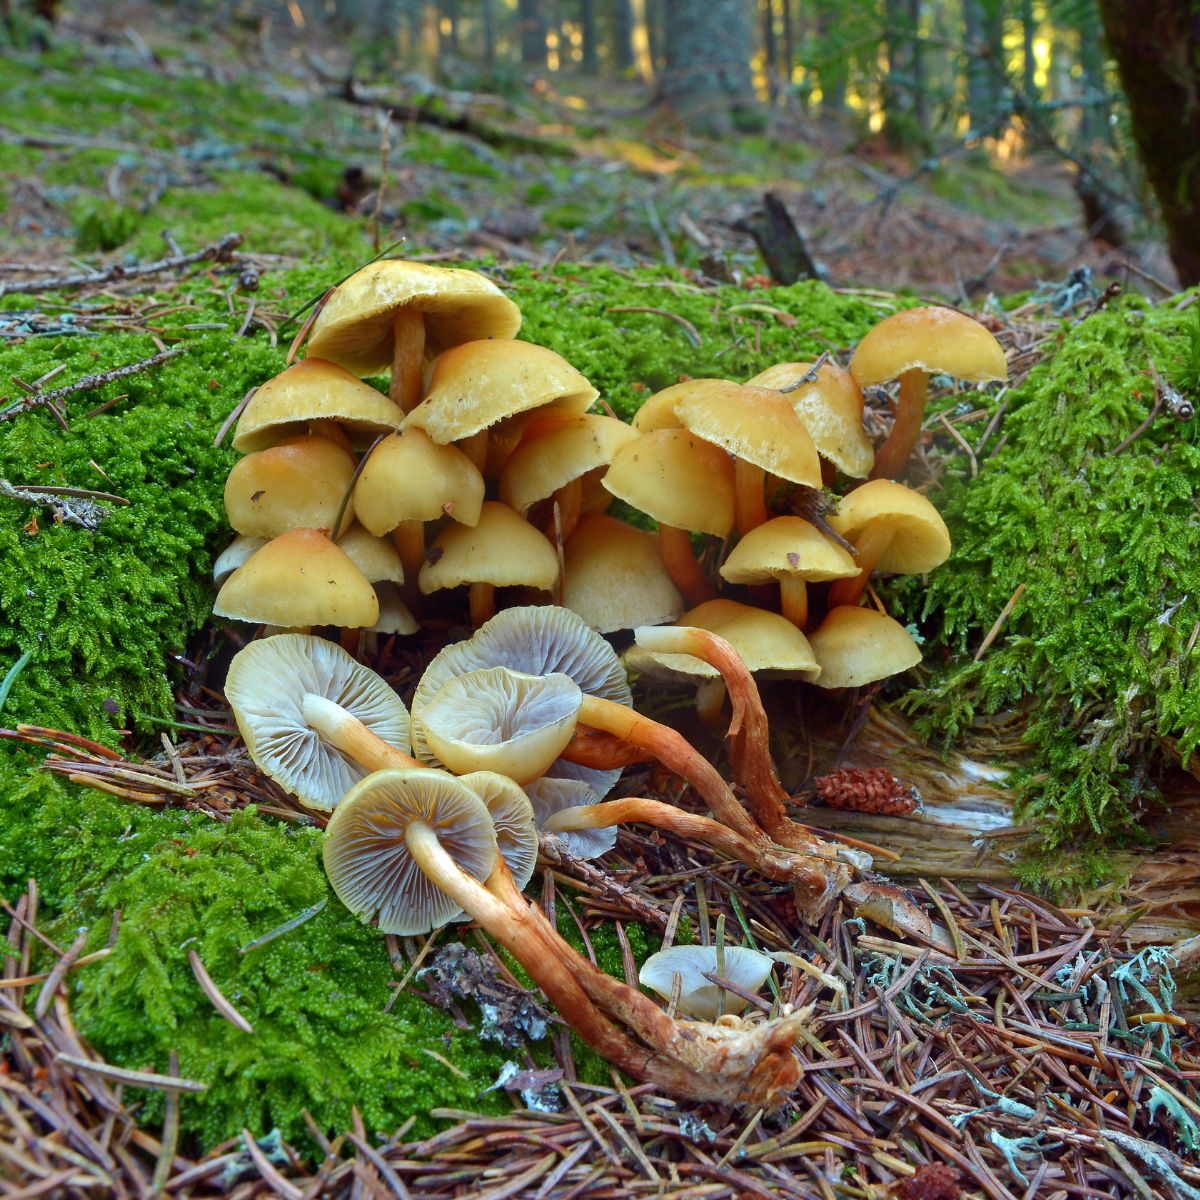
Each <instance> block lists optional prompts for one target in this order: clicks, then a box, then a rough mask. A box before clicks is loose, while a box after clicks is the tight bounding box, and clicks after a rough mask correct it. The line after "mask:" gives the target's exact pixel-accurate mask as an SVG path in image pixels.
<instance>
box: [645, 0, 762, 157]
mask: <svg viewBox="0 0 1200 1200" xmlns="http://www.w3.org/2000/svg"><path fill="white" fill-rule="evenodd" d="M664 7H665V13H666V26H667V31H668V33H669V34H670V36H669V37H668V38H667V39H666V47H665V51H666V53H665V64H664V72H663V79H662V88H661V98H662V101H663V102H664V103H665V104H666V105H667V106H668V107H669V108H671V109H672V110H673V111H674V112H675V113H676V114H678V115H679V116H680V117H681V118H682V119H683V120H684V121H685V122H686V123H687V125H688V127H689V128H690V129H692V130H693V131H695V132H697V133H705V134H710V135H712V136H715V137H722V136H726V135H728V134H729V133H731V132H732V131H733V129H734V128H735V127H745V126H748V125H751V124H753V122H754V120H755V116H756V110H757V99H756V97H755V95H754V85H753V82H752V80H751V77H750V55H751V50H752V39H751V32H750V14H749V10H748V5H747V3H746V0H664Z"/></svg>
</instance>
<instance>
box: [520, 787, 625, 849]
mask: <svg viewBox="0 0 1200 1200" xmlns="http://www.w3.org/2000/svg"><path fill="white" fill-rule="evenodd" d="M525 790H526V792H528V794H529V802H530V804H532V805H533V817H534V821H535V823H536V824H537V827H538V829H541V828H543V827H544V826H545V824H546V822H547V821H548V820H549V819H550V818H551V817H552V816H553V815H554V814H555V813H556V812H561V811H562V810H563V809H564V808H577V807H580V806H582V805H586V804H595V803H597V802H598V801H599V799H600V797H599V796H597V795H596V793H595V792H594V791H592V789H591V788H590V787H588V785H587V784H586V783H583V782H582V781H581V780H578V779H546V778H542V779H535V780H534V781H533V782H532V783H531V784H529V785H528V786H527V787H526V789H525ZM554 836H555V837H558V838H561V839H562V840H563V842H564V843H565V844H566V847H567V849H568V850H570V851H571V853H572V854H574V855H575V856H576V858H599V857H600V856H601V855H602V854H607V853H608V852H609V851H610V850H611V849H612V848H613V847H614V846H615V845H616V844H617V827H616V826H615V825H611V826H609V827H608V828H607V829H572V830H569V831H567V832H564V833H556V834H555V835H554Z"/></svg>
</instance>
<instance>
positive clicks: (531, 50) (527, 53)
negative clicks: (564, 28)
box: [517, 0, 546, 68]
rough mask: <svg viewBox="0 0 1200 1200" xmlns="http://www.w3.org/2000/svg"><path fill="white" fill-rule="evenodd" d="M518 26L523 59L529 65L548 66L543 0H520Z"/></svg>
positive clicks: (518, 3)
mask: <svg viewBox="0 0 1200 1200" xmlns="http://www.w3.org/2000/svg"><path fill="white" fill-rule="evenodd" d="M517 28H518V30H519V32H520V37H521V61H522V62H523V63H524V64H525V65H526V66H527V67H539V68H545V66H546V16H545V13H544V11H543V9H542V3H541V0H518V2H517Z"/></svg>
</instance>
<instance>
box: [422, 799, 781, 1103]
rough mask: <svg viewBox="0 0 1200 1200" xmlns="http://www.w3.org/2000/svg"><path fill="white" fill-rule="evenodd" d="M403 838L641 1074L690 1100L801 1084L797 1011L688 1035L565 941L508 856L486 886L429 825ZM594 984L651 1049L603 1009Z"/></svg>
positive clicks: (583, 1029)
mask: <svg viewBox="0 0 1200 1200" xmlns="http://www.w3.org/2000/svg"><path fill="white" fill-rule="evenodd" d="M405 839H406V841H407V843H408V848H409V851H410V853H411V854H412V856H413V858H414V859H415V860H416V862H417V864H418V866H419V867H420V868H421V870H422V871H424V872H425V874H426V875H427V876H428V877H429V878H430V880H431V881H432V882H433V883H435V884H436V885H437V886H438V887H439V888H440V889H441V890H442V891H444V892H445V893H446V894H447V895H448V896H450V897H451V898H452V899H453V900H454V901H455V903H457V904H458V905H459V906H460V907H461V908H463V909H464V910H465V911H466V912H467V913H469V914H470V915H471V916H472V917H473V918H474V919H475V920H476V921H478V922H479V924H480V925H481V926H482V927H483V928H484V930H486V931H487V932H488V933H489V934H491V936H492V937H494V938H495V939H496V941H498V942H499V943H500V944H501V945H502V946H503V947H504V948H505V949H506V950H508V951H509V952H510V953H512V954H513V955H514V956H515V957H516V958H517V960H518V961H519V962H520V963H521V965H522V966H523V967H524V968H525V969H526V970H527V971H528V972H529V974H530V976H531V977H532V979H533V980H534V982H535V983H536V984H537V985H538V986H539V987H540V988H541V989H542V991H543V992H545V994H546V996H547V998H548V999H549V1000H550V1001H551V1003H553V1004H554V1006H555V1007H556V1008H557V1009H558V1010H559V1012H560V1013H561V1014H562V1015H563V1017H564V1018H566V1020H567V1021H568V1022H569V1023H570V1025H571V1027H572V1028H573V1029H574V1030H575V1031H576V1032H577V1033H578V1034H579V1035H580V1037H582V1038H583V1039H584V1041H585V1042H587V1043H588V1045H589V1046H591V1047H592V1048H593V1049H594V1050H596V1051H597V1052H598V1053H599V1054H601V1055H603V1057H604V1058H606V1059H607V1060H608V1061H609V1062H611V1063H613V1064H614V1065H616V1066H617V1067H619V1068H621V1069H622V1070H623V1071H626V1072H628V1073H629V1074H630V1075H632V1076H634V1078H636V1079H644V1080H647V1081H649V1082H652V1083H655V1084H657V1085H659V1086H661V1087H662V1088H663V1089H664V1090H666V1091H669V1092H671V1093H672V1094H674V1095H676V1096H681V1097H684V1098H687V1099H693V1100H715V1101H724V1102H726V1103H730V1102H732V1103H735V1104H745V1105H761V1106H772V1105H775V1104H778V1103H780V1102H781V1101H782V1100H783V1099H784V1098H785V1096H786V1095H787V1093H788V1092H790V1091H791V1089H792V1088H793V1087H794V1086H795V1084H796V1082H797V1081H798V1078H799V1067H798V1064H797V1060H796V1058H795V1056H794V1055H793V1054H792V1053H791V1046H792V1045H793V1044H794V1043H795V1040H796V1037H797V1035H798V1033H799V1026H800V1018H799V1017H798V1016H795V1015H793V1016H791V1017H785V1018H784V1019H783V1020H782V1021H778V1022H774V1023H773V1024H772V1025H766V1026H759V1027H757V1028H754V1029H751V1030H749V1031H748V1032H747V1033H744V1034H741V1035H740V1036H739V1035H738V1034H731V1033H730V1032H729V1031H726V1030H723V1029H721V1028H719V1027H717V1026H704V1025H700V1024H696V1025H691V1026H689V1028H688V1029H687V1031H686V1032H685V1031H684V1029H683V1028H681V1027H680V1025H679V1024H678V1023H677V1022H675V1021H673V1020H672V1019H671V1018H670V1017H668V1016H667V1014H666V1013H665V1012H663V1011H662V1009H660V1008H659V1007H658V1006H657V1005H656V1004H654V1003H653V1001H651V1000H650V999H649V998H648V997H646V996H643V995H641V993H639V992H636V991H634V989H633V988H631V987H628V986H627V985H625V984H622V983H618V982H617V981H616V980H615V979H610V978H609V977H608V976H606V975H604V973H603V972H601V971H599V970H598V969H597V968H595V967H594V966H592V964H591V963H590V962H589V961H588V960H587V959H585V958H584V957H583V956H582V955H580V954H578V953H577V952H576V951H575V950H574V949H572V948H571V947H570V946H569V945H568V944H567V943H566V942H565V941H563V939H562V938H561V937H560V936H559V935H558V933H557V931H556V930H554V929H553V927H552V926H551V925H550V923H549V922H548V921H547V920H546V919H545V917H544V916H543V915H542V914H541V913H540V911H539V910H537V909H536V908H533V907H532V906H530V905H529V904H528V902H527V901H526V900H525V898H524V897H523V896H522V895H521V894H520V892H519V891H518V890H517V888H516V886H515V884H514V883H513V881H512V876H511V875H510V874H509V872H508V868H507V867H506V866H505V865H504V861H503V859H497V862H496V867H495V869H494V870H493V872H492V874H491V876H490V877H489V879H488V881H487V884H486V886H485V885H483V884H480V883H478V882H477V881H476V880H474V879H472V878H471V877H470V876H469V875H468V874H466V872H464V871H462V870H461V869H460V868H459V867H458V865H457V864H456V863H455V862H454V860H453V859H452V858H451V857H450V855H449V854H447V853H446V851H445V850H444V849H443V848H442V846H441V843H440V842H439V841H438V839H437V835H436V834H435V833H434V831H433V829H432V828H431V827H430V826H429V825H427V824H425V823H424V822H421V821H417V822H413V823H412V824H411V825H409V826H408V829H407V831H406V833H405ZM597 977H598V978H597ZM584 979H586V980H587V984H586V985H583V984H582V981H583V980H584ZM593 989H594V990H595V991H596V992H598V993H601V994H603V995H605V996H606V997H607V998H608V1001H609V1003H608V1004H607V1005H604V1006H603V1007H605V1008H612V1009H617V1010H619V1011H618V1012H616V1013H612V1014H611V1015H613V1016H617V1019H618V1020H619V1021H621V1022H622V1023H623V1024H625V1025H626V1026H627V1027H628V1028H629V1030H630V1031H631V1032H632V1033H634V1034H636V1035H637V1036H638V1037H639V1038H641V1039H642V1040H643V1041H644V1043H645V1045H639V1044H638V1042H636V1041H634V1040H633V1038H631V1037H630V1036H629V1034H628V1033H626V1032H625V1031H624V1030H622V1029H621V1028H619V1027H618V1026H617V1025H615V1024H614V1023H613V1021H612V1020H611V1019H610V1017H609V1016H606V1015H604V1013H603V1012H601V1011H600V1009H599V1008H598V1007H597V1004H598V1003H599V1001H597V1000H595V997H594V996H591V995H590V992H591V991H592V990H593ZM625 1014H628V1016H626V1015H625ZM706 1033H707V1034H708V1036H707V1037H705V1036H704V1034H706Z"/></svg>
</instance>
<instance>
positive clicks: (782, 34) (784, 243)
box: [0, 0, 1200, 297]
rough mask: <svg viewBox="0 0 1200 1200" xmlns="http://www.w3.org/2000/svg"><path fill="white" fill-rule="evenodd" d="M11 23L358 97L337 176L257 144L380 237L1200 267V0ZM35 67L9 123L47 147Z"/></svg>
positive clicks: (242, 4)
mask: <svg viewBox="0 0 1200 1200" xmlns="http://www.w3.org/2000/svg"><path fill="white" fill-rule="evenodd" d="M0 30H2V31H3V34H2V36H3V38H4V40H5V41H6V43H7V45H8V46H9V47H10V48H11V49H12V50H13V51H15V52H16V54H17V56H18V57H20V56H21V55H27V54H28V53H29V52H30V51H34V52H36V51H38V50H45V51H54V50H57V51H58V52H60V53H61V52H64V51H66V50H67V49H69V48H70V47H72V46H75V47H76V48H78V47H79V46H80V45H84V44H86V45H87V46H88V47H89V48H90V49H89V53H97V52H100V53H103V52H105V49H106V48H107V53H108V56H109V58H110V59H111V58H112V56H113V55H114V54H115V55H116V60H117V61H118V62H119V61H120V60H121V56H122V55H124V56H125V59H126V60H130V61H131V62H132V64H133V65H135V66H137V67H139V68H142V67H144V68H157V69H159V70H161V71H164V72H165V73H166V74H167V75H168V76H171V77H177V76H178V75H179V74H180V73H181V72H187V71H191V72H192V73H195V72H197V71H198V72H199V73H201V74H203V75H206V76H207V77H209V78H216V80H217V82H221V83H229V82H233V81H235V80H236V81H238V83H239V84H241V85H244V84H245V83H246V81H247V76H248V75H250V76H251V77H253V78H257V79H258V80H259V83H260V85H261V87H262V89H263V91H264V92H265V94H266V97H267V99H268V101H269V102H273V101H276V100H279V99H283V100H285V101H292V102H295V101H296V100H297V99H298V97H297V94H296V91H295V89H296V87H297V86H303V87H304V88H305V89H307V94H308V96H309V97H318V96H319V97H321V98H322V99H323V100H327V101H337V102H340V103H341V104H343V105H345V104H346V103H347V102H348V103H349V104H351V105H353V106H355V107H356V108H358V109H359V110H361V111H360V112H359V113H358V115H357V121H358V130H357V132H356V133H355V134H354V135H353V136H351V137H349V138H348V139H347V138H343V139H342V141H341V142H340V143H339V142H338V139H337V138H336V137H334V138H333V139H332V140H331V141H330V142H329V143H328V145H327V148H326V157H327V158H328V159H330V160H336V162H337V165H338V166H339V167H340V170H338V171H337V172H335V174H336V176H337V177H336V178H332V177H330V176H329V171H328V167H329V166H330V165H331V164H330V162H325V163H322V164H320V165H319V166H316V165H314V163H313V162H312V161H311V160H312V158H313V155H312V153H311V152H309V153H308V154H307V159H306V161H304V162H300V161H299V159H298V157H297V153H292V154H291V155H289V156H284V157H279V158H276V159H274V160H273V161H270V162H267V161H260V163H259V166H261V167H263V169H266V170H267V171H269V172H271V173H274V174H275V175H276V176H278V177H279V178H281V179H282V181H283V182H285V183H288V184H293V183H297V182H298V183H299V184H300V186H302V187H304V188H306V189H307V190H308V191H309V192H310V193H312V194H313V195H314V197H315V198H317V199H318V200H320V201H321V202H322V203H323V204H326V205H331V206H334V207H340V208H341V209H343V210H344V211H348V212H352V213H357V214H358V215H360V216H362V217H364V219H369V220H374V222H375V234H374V236H375V239H376V241H378V240H379V238H380V236H381V234H380V232H379V227H380V225H381V224H382V226H383V227H384V231H385V232H397V233H407V234H409V236H410V238H411V239H413V240H415V241H416V242H417V243H418V244H422V245H426V246H432V247H434V248H445V247H449V246H452V245H454V246H457V247H459V248H461V249H464V250H472V251H478V250H483V251H491V252H496V253H499V254H501V255H502V256H508V257H514V258H518V259H520V258H523V257H530V256H533V257H535V258H536V257H552V256H554V255H555V254H562V253H564V252H565V253H567V254H569V255H571V256H588V257H592V258H600V259H621V258H622V257H625V256H627V255H632V256H633V258H635V259H637V258H646V257H649V258H654V259H658V260H666V261H668V262H671V263H675V262H676V260H677V259H678V260H682V262H683V263H684V265H687V264H688V263H694V264H699V263H705V264H707V268H706V269H710V270H714V271H715V272H716V273H717V274H718V275H719V274H721V271H722V269H718V267H717V266H716V264H717V263H718V261H719V260H724V262H725V267H724V268H723V270H725V271H726V273H728V270H729V262H730V261H731V258H732V259H737V258H738V256H739V255H741V256H742V257H743V258H745V256H746V254H747V253H749V251H748V247H750V246H751V244H752V243H753V245H756V246H757V247H758V249H759V250H760V251H762V253H763V258H764V259H765V267H766V270H767V271H769V273H770V274H771V275H772V276H773V277H775V278H776V279H778V280H780V281H784V282H788V281H790V278H795V277H797V276H799V275H805V274H812V273H820V274H824V275H827V276H831V277H835V278H836V279H837V280H838V281H840V282H848V281H855V282H860V283H861V282H867V281H874V282H876V283H878V284H879V286H905V285H910V286H914V287H917V288H921V287H932V288H936V289H937V290H940V291H941V292H942V293H943V294H949V295H951V296H953V295H958V296H960V297H966V296H969V295H971V294H973V293H975V292H978V291H981V290H984V289H990V288H993V287H997V288H1003V287H1013V286H1016V287H1021V286H1034V285H1035V284H1036V283H1037V282H1038V281H1039V280H1040V279H1041V278H1042V277H1043V276H1046V275H1065V274H1067V273H1069V271H1070V270H1072V269H1075V268H1077V267H1079V266H1080V265H1086V266H1089V267H1091V268H1092V269H1099V270H1102V271H1107V272H1108V273H1110V274H1111V273H1113V272H1114V271H1120V272H1123V277H1124V279H1125V281H1126V282H1129V281H1131V280H1132V279H1134V278H1137V279H1140V280H1141V282H1140V283H1139V284H1138V286H1143V287H1145V286H1149V287H1150V288H1151V289H1157V290H1159V291H1161V290H1163V288H1174V287H1176V286H1178V285H1179V284H1184V285H1189V284H1192V283H1195V282H1197V281H1200V181H1198V179H1197V174H1196V172H1197V167H1198V166H1200V149H1198V147H1200V67H1198V65H1197V64H1198V63H1200V5H1198V4H1197V0H1171V2H1164V0H1153V2H1139V0H187V2H183V0H174V2H172V0H159V2H157V3H154V2H151V0H134V2H131V3H114V2H108V0H99V2H98V3H94V4H89V5H86V6H85V5H73V4H71V3H70V2H69V0H0ZM26 61H28V59H26ZM255 73H257V74H255ZM15 82H16V83H17V84H19V83H20V80H16V81H15ZM106 86H109V85H106ZM289 89H291V90H289ZM19 92H20V88H19V87H18V89H17V91H16V92H13V91H9V93H8V95H9V101H8V102H0V103H4V107H5V109H6V110H7V111H6V112H5V114H4V115H5V116H6V117H9V118H11V120H9V121H6V122H5V124H7V125H8V129H7V131H4V130H0V138H3V139H4V140H5V141H7V142H9V143H10V144H13V143H14V142H15V143H16V144H19V145H23V146H27V147H35V148H37V149H40V150H43V151H51V152H53V151H54V150H55V149H56V147H55V145H54V142H53V138H52V137H49V138H48V137H47V136H42V137H41V140H40V143H39V138H38V135H39V133H40V134H43V135H48V134H49V132H50V130H49V126H48V123H47V122H46V121H44V120H43V121H41V122H35V123H33V124H32V125H23V124H22V122H21V119H20V95H19ZM242 101H243V111H242V113H241V117H242V118H243V119H244V120H246V121H252V120H254V119H255V117H256V116H261V114H256V113H254V112H252V111H247V110H246V108H245V105H244V101H245V96H244V94H243V97H242ZM79 102H80V103H83V102H84V101H83V100H82V98H80V100H79ZM136 103H137V101H136V97H135V98H133V99H130V100H127V103H126V115H127V110H128V109H129V108H130V107H131V106H132V107H136ZM253 107H254V105H253V103H251V105H250V108H251V109H252V108H253ZM308 107H309V106H308V101H307V100H306V102H305V105H303V106H301V105H299V104H295V103H294V111H295V113H296V121H297V125H298V127H299V128H298V132H307V133H309V134H311V133H313V131H314V125H313V124H312V121H311V118H312V113H311V112H309V111H307V109H308ZM185 116H186V117H188V119H189V120H190V121H191V123H192V124H193V125H195V126H196V129H195V130H193V131H192V138H191V140H192V144H194V142H195V141H196V139H197V136H198V129H199V127H200V126H201V125H203V126H204V130H205V134H204V136H205V137H207V138H208V140H209V141H211V140H212V139H213V138H214V137H216V136H217V135H218V134H219V135H220V137H221V138H223V139H227V140H228V141H229V142H230V143H234V142H237V141H239V140H244V139H239V138H237V137H235V136H234V132H233V131H232V129H231V127H230V123H231V122H232V121H233V120H234V114H233V113H225V114H222V115H220V116H219V117H217V116H214V114H212V113H206V112H205V111H204V107H203V105H196V106H193V108H191V109H190V110H188V112H187V113H186V114H185ZM306 122H307V124H306ZM320 123H321V122H320V120H318V121H317V122H316V124H317V125H319V124H320ZM173 125H174V126H175V128H174V134H175V138H176V140H177V141H178V140H179V139H180V138H181V137H184V136H185V134H186V130H187V128H188V121H187V120H185V122H184V127H183V130H180V129H179V128H178V126H177V124H175V123H173ZM343 126H344V123H343ZM387 126H390V129H386V128H385V127H387ZM430 133H432V134H433V135H435V137H436V139H437V142H438V145H439V146H440V147H441V149H440V150H438V151H436V152H434V151H433V150H431V145H432V143H431V140H430V138H429V137H427V136H425V135H428V134H430ZM258 141H259V142H260V143H261V139H258ZM276 141H278V139H276ZM450 145H454V146H461V147H462V148H463V149H464V150H465V154H464V155H458V156H456V155H455V153H452V152H451V151H450V150H447V149H446V147H447V146H450ZM80 148H83V149H87V148H89V147H87V146H81V147H80ZM260 149H261V145H260ZM210 150H211V147H210ZM299 158H305V155H304V154H303V153H300V154H299ZM471 158H474V163H473V164H472V163H471V162H470V161H469V160H470V159H471ZM451 160H453V161H451ZM201 161H202V160H201V158H200V157H198V156H197V155H196V154H195V153H192V155H191V162H192V165H193V166H196V165H200V164H201ZM203 163H204V165H207V166H210V167H211V166H216V167H220V166H226V165H230V164H222V163H220V162H218V161H216V158H215V156H214V155H213V154H212V153H210V154H209V157H208V158H207V159H205V160H203ZM439 166H440V167H441V168H443V169H444V174H443V175H442V176H439V177H438V178H436V179H434V178H432V177H431V175H430V173H429V171H428V170H427V169H426V168H429V167H439ZM406 169H408V173H407V175H406ZM318 176H319V177H320V178H319V180H318V179H317V177H318ZM516 176H520V180H519V181H518V183H514V182H513V181H514V179H515V177H516ZM472 179H474V180H479V179H483V180H485V181H486V180H489V179H490V180H493V181H495V183H496V186H494V187H480V186H475V185H474V184H473V183H472ZM631 180H633V181H635V182H631ZM123 182H124V186H125V187H128V186H130V183H131V181H130V180H128V179H126V180H124V181H123ZM167 186H170V187H173V186H176V185H175V183H174V182H173V181H171V182H169V183H168V185H167ZM118 191H119V194H118ZM150 191H151V192H153V185H151V186H150ZM107 192H108V195H109V198H110V199H112V200H114V201H117V202H118V204H119V205H121V206H124V207H132V208H133V209H137V210H140V211H141V215H145V212H146V211H148V209H150V208H153V207H154V206H153V205H152V204H151V205H148V204H147V195H146V194H145V191H144V190H143V192H142V193H141V194H140V195H137V196H133V197H130V196H129V195H127V194H126V192H125V191H124V190H122V189H121V188H120V187H118V189H116V190H115V189H114V188H113V187H112V186H111V180H110V181H109V185H108V186H107ZM768 192H769V193H770V195H769V196H766V195H765V193H768ZM150 198H151V199H153V196H151V197H150ZM40 199H41V200H42V201H44V202H45V203H46V204H47V205H48V206H49V207H51V208H53V207H54V206H55V205H56V204H58V205H60V201H58V200H56V198H55V195H54V193H52V192H51V193H43V195H42V197H41V198H40ZM10 200H11V196H10ZM11 207H12V206H11V203H10V205H9V208H10V210H11ZM78 207H79V204H78V198H77V197H76V198H73V199H72V200H71V202H70V204H68V208H74V209H78ZM135 215H136V214H135ZM47 223H48V224H49V225H51V226H53V224H54V222H53V221H52V220H50V221H49V222H43V224H47ZM130 223H132V224H137V222H136V221H132V218H131V221H130ZM101 224H103V221H101ZM77 225H78V220H77V218H76V219H75V226H73V228H75V232H76V237H75V240H76V243H77V246H78V248H80V249H86V248H87V246H86V245H84V244H80V238H79V237H78V229H77V228H76V227H77ZM13 232H14V235H15V234H17V233H19V232H20V230H17V229H14V230H13ZM118 233H119V230H118V231H116V232H114V231H113V230H109V229H103V228H102V229H101V230H100V231H99V238H98V240H99V242H100V245H99V246H98V248H101V249H105V248H115V246H116V245H119V244H120V238H119V237H118ZM84 241H86V239H84ZM109 243H112V245H111V246H110V245H109ZM930 259H936V260H937V261H936V262H931V261H928V260H930ZM747 261H748V260H747ZM760 269H761V268H760ZM1147 277H1149V283H1147ZM1160 284H1161V286H1159V285H1160Z"/></svg>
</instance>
